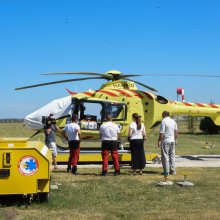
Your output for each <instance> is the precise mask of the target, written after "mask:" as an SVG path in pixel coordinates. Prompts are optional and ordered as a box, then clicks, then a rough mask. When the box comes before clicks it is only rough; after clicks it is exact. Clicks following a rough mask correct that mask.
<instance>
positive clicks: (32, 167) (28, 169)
mask: <svg viewBox="0 0 220 220" xmlns="http://www.w3.org/2000/svg"><path fill="white" fill-rule="evenodd" d="M38 168H39V163H38V161H37V159H36V158H35V157H33V156H29V155H28V156H24V157H22V158H21V159H20V160H19V162H18V170H19V172H20V173H21V174H22V175H24V176H32V175H34V174H35V173H36V172H37V170H38Z"/></svg>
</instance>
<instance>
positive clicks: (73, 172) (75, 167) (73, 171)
mask: <svg viewBox="0 0 220 220" xmlns="http://www.w3.org/2000/svg"><path fill="white" fill-rule="evenodd" d="M71 172H72V174H74V175H76V174H77V166H73V167H72V170H71Z"/></svg>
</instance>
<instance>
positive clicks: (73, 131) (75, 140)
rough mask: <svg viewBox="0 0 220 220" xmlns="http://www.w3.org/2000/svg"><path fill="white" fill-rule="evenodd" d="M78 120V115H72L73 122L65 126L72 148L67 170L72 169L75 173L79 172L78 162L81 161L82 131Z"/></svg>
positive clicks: (70, 148)
mask: <svg viewBox="0 0 220 220" xmlns="http://www.w3.org/2000/svg"><path fill="white" fill-rule="evenodd" d="M77 121H78V117H77V115H72V123H69V124H66V126H65V127H64V131H65V135H66V137H67V139H68V145H69V150H70V155H69V160H68V166H67V172H70V170H71V172H72V173H73V174H75V175H76V174H77V164H78V161H79V153H80V141H81V132H80V127H79V125H78V124H77Z"/></svg>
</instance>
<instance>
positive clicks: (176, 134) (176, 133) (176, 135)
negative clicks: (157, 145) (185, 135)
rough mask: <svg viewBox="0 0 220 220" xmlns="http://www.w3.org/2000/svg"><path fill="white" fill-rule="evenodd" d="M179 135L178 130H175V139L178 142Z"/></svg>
mask: <svg viewBox="0 0 220 220" xmlns="http://www.w3.org/2000/svg"><path fill="white" fill-rule="evenodd" d="M177 137H178V130H175V131H174V140H175V143H176V144H177Z"/></svg>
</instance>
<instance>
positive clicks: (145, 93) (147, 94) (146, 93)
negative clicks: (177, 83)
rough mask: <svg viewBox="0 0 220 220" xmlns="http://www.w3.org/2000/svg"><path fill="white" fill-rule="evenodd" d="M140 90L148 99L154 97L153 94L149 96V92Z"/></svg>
mask: <svg viewBox="0 0 220 220" xmlns="http://www.w3.org/2000/svg"><path fill="white" fill-rule="evenodd" d="M141 92H142V93H144V95H146V96H147V97H148V98H149V99H154V98H153V96H151V94H150V93H148V92H144V91H141Z"/></svg>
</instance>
